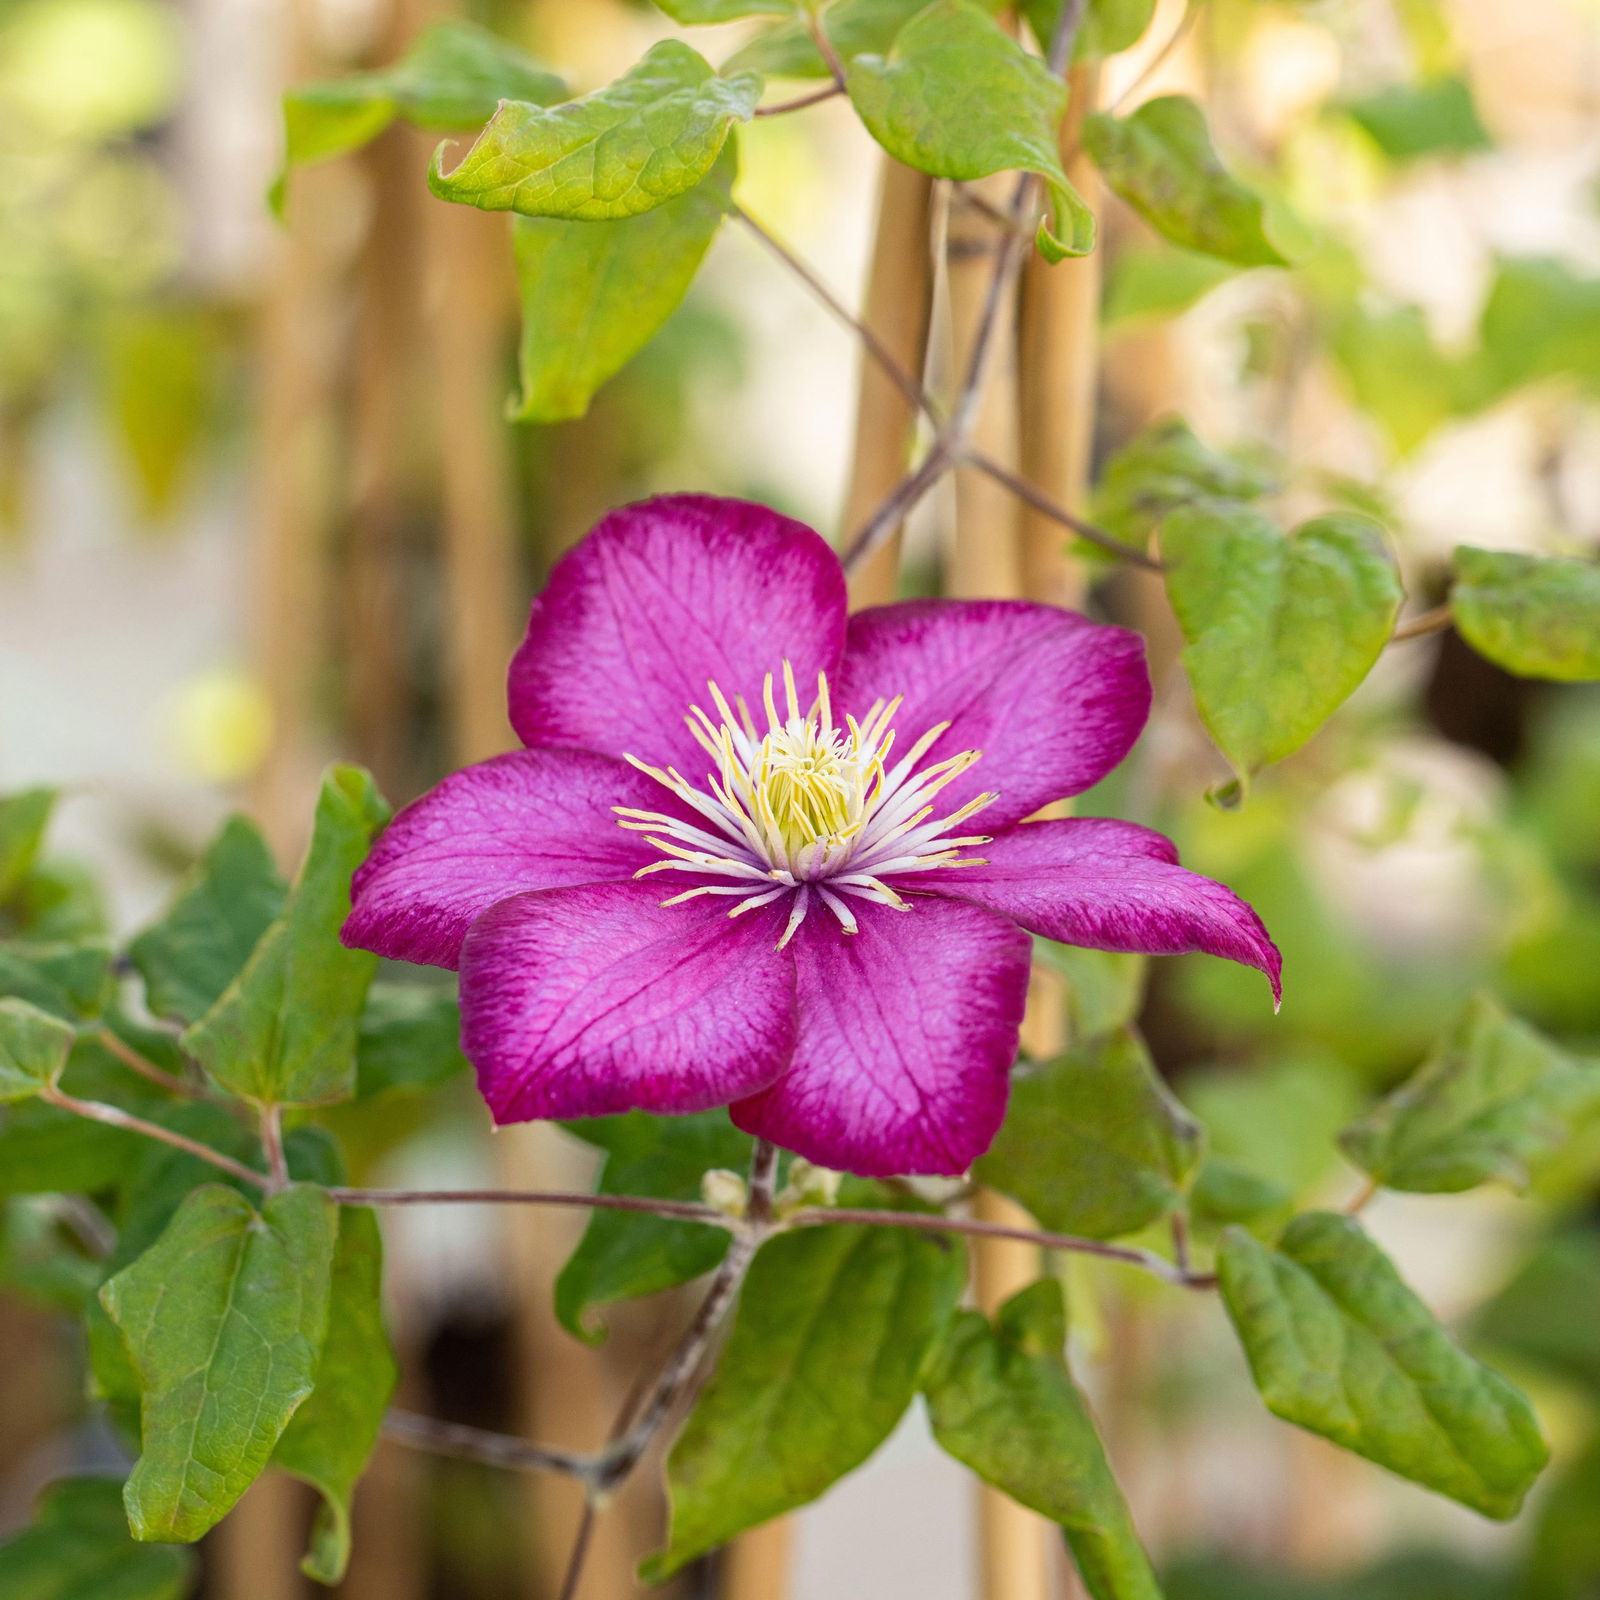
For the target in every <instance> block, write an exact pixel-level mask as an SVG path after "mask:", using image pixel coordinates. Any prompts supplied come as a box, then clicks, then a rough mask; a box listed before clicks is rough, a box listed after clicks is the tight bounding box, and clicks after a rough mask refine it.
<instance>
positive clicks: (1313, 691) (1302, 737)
mask: <svg viewBox="0 0 1600 1600" xmlns="http://www.w3.org/2000/svg"><path fill="white" fill-rule="evenodd" d="M1161 554H1162V560H1163V561H1164V562H1165V564H1166V583H1167V597H1168V598H1169V599H1170V600H1171V602H1172V609H1173V610H1174V612H1176V613H1177V618H1178V623H1179V625H1180V626H1181V627H1182V629H1183V636H1184V638H1185V639H1186V640H1187V641H1188V643H1187V645H1186V647H1185V649H1184V652H1183V662H1184V666H1185V667H1186V668H1187V669H1188V673H1189V681H1190V683H1191V684H1192V685H1193V686H1194V695H1195V702H1196V704H1197V705H1198V707H1199V711H1200V716H1201V719H1202V721H1204V723H1205V725H1206V727H1207V729H1208V730H1209V732H1210V734H1211V737H1212V738H1213V739H1214V740H1215V741H1216V743H1217V748H1218V749H1220V750H1221V751H1222V753H1223V754H1224V755H1225V756H1226V757H1227V758H1228V760H1229V761H1230V762H1231V763H1232V764H1233V767H1234V769H1235V771H1237V772H1238V774H1239V777H1240V780H1241V782H1242V783H1247V782H1248V780H1249V776H1250V774H1251V773H1252V772H1254V771H1255V770H1256V769H1257V768H1258V767H1262V766H1265V765H1267V764H1268V763H1269V762H1273V761H1281V760H1282V759H1283V758H1284V757H1285V756H1287V755H1290V754H1292V753H1293V752H1294V751H1296V750H1298V749H1299V748H1300V746H1301V745H1303V744H1304V743H1305V742H1306V740H1308V739H1309V738H1310V737H1311V736H1312V734H1314V733H1315V732H1316V731H1317V729H1318V728H1320V727H1321V726H1322V724H1323V723H1324V722H1326V721H1327V720H1328V718H1329V717H1330V716H1332V715H1333V713H1334V712H1335V711H1336V710H1338V708H1339V706H1340V705H1341V704H1343V702H1344V701H1345V700H1346V699H1347V698H1348V696H1349V695H1350V693H1351V691H1352V690H1354V689H1355V687H1356V685H1357V684H1359V683H1360V682H1361V680H1362V679H1363V678H1364V677H1366V675H1367V673H1368V672H1369V671H1370V670H1371V668H1372V664H1373V662H1375V661H1376V660H1377V659H1378V655H1379V652H1380V651H1381V650H1382V649H1383V647H1384V645H1385V644H1386V643H1387V642H1388V639H1389V635H1390V633H1391V632H1393V630H1394V619H1395V613H1396V612H1397V611H1398V610H1399V609H1400V600H1401V592H1400V579H1399V576H1398V574H1397V573H1396V571H1395V566H1394V561H1393V559H1392V558H1391V556H1390V555H1389V551H1388V549H1387V547H1386V546H1385V544H1384V539H1383V533H1382V530H1381V529H1379V528H1378V526H1377V525H1376V524H1375V523H1371V522H1368V521H1367V520H1366V519H1365V518H1363V517H1357V516H1354V515H1352V514H1350V513H1348V512H1339V513H1335V514H1333V515H1331V516H1324V517H1317V518H1315V519H1314V520H1312V521H1311V522H1306V523H1302V524H1301V525H1300V527H1298V528H1297V529H1295V531H1294V532H1293V533H1292V534H1291V535H1289V536H1288V537H1287V538H1286V537H1285V536H1284V535H1283V534H1282V533H1280V532H1279V531H1278V529H1277V528H1275V527H1274V526H1273V525H1272V523H1270V522H1269V521H1268V520H1267V519H1266V518H1265V517H1264V516H1262V515H1261V513H1260V512H1258V511H1254V510H1251V509H1249V508H1248V507H1243V506H1239V507H1223V506H1211V507H1201V506H1195V507H1190V508H1187V509H1184V510H1180V511H1177V512H1175V513H1174V514H1173V515H1171V516H1169V517H1168V518H1167V519H1166V521H1165V523H1164V524H1163V525H1162V530H1161Z"/></svg>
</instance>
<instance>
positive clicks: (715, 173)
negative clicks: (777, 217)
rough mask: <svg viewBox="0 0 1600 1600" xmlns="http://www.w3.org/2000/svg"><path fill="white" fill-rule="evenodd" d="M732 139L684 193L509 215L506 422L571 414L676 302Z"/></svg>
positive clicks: (721, 190)
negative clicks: (512, 390)
mask: <svg viewBox="0 0 1600 1600" xmlns="http://www.w3.org/2000/svg"><path fill="white" fill-rule="evenodd" d="M738 166H739V161H738V147H737V144H736V142H735V140H733V139H729V140H728V142H727V143H726V144H725V145H724V146H723V148H722V154H721V155H720V156H719V157H718V158H717V163H716V165H715V166H714V167H713V168H712V169H711V171H710V173H709V174H708V175H707V176H706V177H705V178H703V179H702V180H701V181H700V182H699V183H698V184H696V185H695V187H694V188H692V189H690V190H689V191H688V193H687V194H681V195H679V196H678V197H677V199H675V200H669V201H667V203H666V204H665V205H661V206H657V207H656V208H655V209H654V210H653V211H646V212H645V213H644V214H643V215H641V216H635V217H623V218H620V219H619V220H618V221H616V222H567V221H564V220H562V219H560V218H556V217H518V218H517V219H516V225H515V229H514V233H513V239H514V242H515V245H516V256H517V279H518V283H519V284H520V287H521V295H522V344H521V355H520V366H521V373H522V393H521V395H520V396H519V397H518V398H517V400H516V401H515V402H514V403H513V405H512V407H511V411H510V416H511V418H512V419H513V420H514V421H516V422H561V421H565V420H566V419H568V418H571V417H581V416H582V415H583V414H584V413H585V412H586V411H587V410H588V409H589V402H590V400H591V399H592V398H593V397H594V392H595V390H596V389H598V388H599V387H600V385H601V384H603V383H604V382H605V381H606V379H607V378H609V377H611V376H612V375H613V374H614V373H616V372H617V371H619V370H620V369H621V368H622V367H624V366H625V365H626V364H627V363H628V362H629V361H631V360H632V359H633V358H634V356H636V355H637V354H638V353H639V351H640V350H641V349H642V348H643V347H644V345H645V344H646V343H647V342H648V341H649V340H650V338H651V337H652V335H654V333H655V332H656V330H657V329H658V328H660V326H661V324H662V323H663V322H665V321H666V320H667V318H668V317H669V316H670V315H671V314H672V312H673V311H674V310H675V309H676V308H677V306H678V303H679V302H680V301H681V300H682V299H683V297H684V295H685V294H686V293H687V292H688V288H689V285H690V284H691V283H692V282H693V281H694V275H695V273H696V272H697V271H699V268H700V263H701V261H702V260H704V258H705V253H706V251H707V250H708V249H709V248H710V246H711V241H712V239H713V238H714V237H715V236H716V232H717V229H718V228H719V227H720V226H721V224H722V219H723V218H724V217H725V216H726V215H727V214H728V211H729V209H730V207H731V206H732V204H733V196H732V189H733V181H734V178H735V176H736V175H737V172H738Z"/></svg>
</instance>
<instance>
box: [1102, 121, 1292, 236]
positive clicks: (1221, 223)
mask: <svg viewBox="0 0 1600 1600" xmlns="http://www.w3.org/2000/svg"><path fill="white" fill-rule="evenodd" d="M1083 142H1084V146H1085V148H1086V149H1087V150H1088V151H1089V153H1090V155H1092V156H1093V157H1094V160H1095V164H1096V165H1097V166H1098V167H1099V168H1100V171H1101V173H1102V174H1103V175H1104V177H1105V180H1106V182H1107V183H1108V184H1110V185H1111V187H1112V188H1113V189H1114V190H1116V192H1117V193H1118V194H1119V195H1121V196H1122V198H1123V199H1124V200H1126V201H1127V202H1128V204H1129V205H1131V206H1132V207H1133V208H1134V210H1135V211H1137V212H1138V213H1139V214H1140V216H1142V217H1143V218H1144V219H1145V221H1147V222H1148V223H1149V224H1150V226H1151V227H1153V228H1154V229H1155V230H1156V232H1157V233H1159V234H1161V235H1162V236H1163V237H1164V238H1166V239H1170V240H1171V241H1172V243H1173V244H1175V245H1179V246H1181V247H1182V248H1183V249H1185V250H1198V251H1200V252H1201V253H1202V254H1203V255H1210V256H1220V257H1221V258H1222V260H1224V261H1232V262H1234V263H1236V264H1237V265H1239V266H1244V267H1259V266H1281V265H1283V263H1284V258H1283V256H1282V255H1281V254H1280V253H1279V251H1278V249H1277V247H1276V246H1275V245H1274V244H1273V243H1272V241H1271V240H1270V239H1269V238H1268V237H1267V234H1266V228H1265V223H1264V220H1263V216H1262V206H1261V200H1260V197H1259V196H1257V195H1255V194H1253V193H1251V191H1250V190H1249V189H1247V188H1245V186H1244V185H1243V184H1242V183H1240V182H1239V181H1238V180H1237V179H1236V178H1234V177H1233V176H1232V174H1230V173H1229V172H1228V170H1227V168H1226V167H1224V166H1223V164H1222V161H1221V159H1220V158H1219V157H1218V155H1217V152H1216V150H1215V149H1214V148H1213V147H1212V144H1211V133H1210V130H1209V129H1208V128H1207V127H1206V116H1205V112H1204V111H1202V110H1201V109H1200V107H1199V106H1198V105H1197V104H1196V103H1195V102H1194V101H1193V100H1191V99H1189V97H1188V96H1187V95H1179V94H1169V95H1162V96H1160V97H1159V98H1158V99H1155V100H1147V101H1145V103H1144V104H1143V105H1142V106H1140V107H1139V109H1138V110H1137V111H1135V112H1134V113H1133V114H1132V115H1131V116H1127V117H1114V116H1111V115H1110V114H1109V113H1106V112H1097V113H1095V114H1094V115H1093V116H1090V117H1088V118H1086V119H1085V121H1084V128H1083Z"/></svg>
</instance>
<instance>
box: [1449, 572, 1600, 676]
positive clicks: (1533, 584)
mask: <svg viewBox="0 0 1600 1600" xmlns="http://www.w3.org/2000/svg"><path fill="white" fill-rule="evenodd" d="M1455 568H1456V581H1455V587H1454V588H1453V589H1452V590H1451V591H1450V614H1451V617H1452V618H1453V620H1454V622H1455V625H1456V631H1457V632H1458V633H1460V635H1461V636H1462V638H1464V639H1465V640H1466V641H1467V643H1468V644H1470V645H1471V646H1472V648H1473V649H1474V650H1476V651H1477V652H1478V654H1479V655H1481V656H1486V657H1487V658H1488V659H1489V660H1490V661H1493V662H1494V663H1495V664H1496V665H1497V666H1501V667H1504V668H1505V669H1506V671H1507V672H1514V673H1516V674H1517V675H1518V676H1519V677H1524V678H1553V679H1555V680H1556V681H1557V682H1558V683H1580V682H1586V681H1590V680H1593V679H1596V678H1600V564H1597V563H1596V562H1593V561H1580V560H1577V559H1576V558H1573V557H1568V556H1524V555H1517V554H1515V553H1514V552H1512V551H1509V550H1476V549H1474V548H1473V547H1472V546H1471V545H1465V544H1463V545H1458V546H1457V547H1456V557H1455Z"/></svg>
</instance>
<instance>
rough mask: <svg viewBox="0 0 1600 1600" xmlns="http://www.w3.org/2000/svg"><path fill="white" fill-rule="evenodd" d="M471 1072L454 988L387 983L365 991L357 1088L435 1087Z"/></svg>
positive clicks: (375, 1090) (363, 1093) (364, 1091)
mask: <svg viewBox="0 0 1600 1600" xmlns="http://www.w3.org/2000/svg"><path fill="white" fill-rule="evenodd" d="M466 1070H467V1058H466V1057H465V1056H464V1055H462V1053H461V1012H460V1009H459V1008H458V1007H457V1005H456V997H455V992H454V990H453V989H448V990H441V989H440V988H438V987H437V986H435V985H433V984H421V983H385V982H383V981H382V980H381V979H380V980H379V981H378V982H377V983H374V984H373V986H372V988H371V989H370V990H369V991H368V993H367V1006H366V1010H364V1011H363V1012H362V1013H361V1031H360V1034H359V1035H358V1037H357V1040H356V1092H357V1094H359V1095H361V1096H362V1097H365V1096H367V1095H371V1094H382V1093H383V1092H384V1091H386V1090H389V1089H437V1088H438V1087H439V1085H440V1084H443V1083H448V1082H449V1081H450V1080H451V1079H452V1078H455V1077H457V1076H459V1075H460V1074H461V1073H463V1072H465V1071H466Z"/></svg>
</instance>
